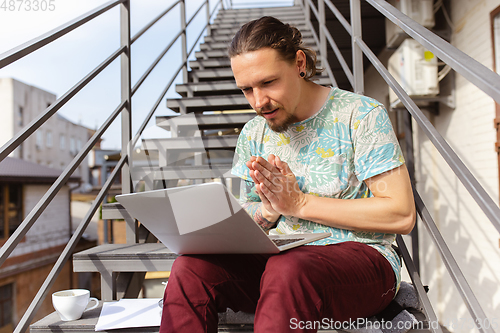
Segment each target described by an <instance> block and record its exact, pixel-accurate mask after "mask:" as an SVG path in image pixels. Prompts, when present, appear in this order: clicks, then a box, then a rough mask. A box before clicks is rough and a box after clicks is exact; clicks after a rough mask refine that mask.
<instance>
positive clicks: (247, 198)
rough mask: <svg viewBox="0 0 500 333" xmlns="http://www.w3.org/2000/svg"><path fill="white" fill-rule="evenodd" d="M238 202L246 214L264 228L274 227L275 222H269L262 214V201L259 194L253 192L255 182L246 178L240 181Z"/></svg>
mask: <svg viewBox="0 0 500 333" xmlns="http://www.w3.org/2000/svg"><path fill="white" fill-rule="evenodd" d="M240 202H241V205H242V206H243V208H244V209H245V210H246V211H247V213H248V214H250V216H251V217H252V218H253V219H254V221H255V222H257V223H258V224H259V225H260V227H261V228H262V229H264V230H266V231H267V230H269V229H272V228H274V227H276V222H270V221H269V220H267V219H265V218H264V216H262V210H261V206H262V202H261V201H260V197H259V195H258V194H257V193H256V192H255V183H254V182H252V181H248V180H242V181H241V190H240Z"/></svg>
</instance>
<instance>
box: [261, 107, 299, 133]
mask: <svg viewBox="0 0 500 333" xmlns="http://www.w3.org/2000/svg"><path fill="white" fill-rule="evenodd" d="M276 109H278V112H279V111H280V110H282V111H283V112H284V113H285V115H286V118H285V119H284V120H283V121H281V122H279V123H278V122H275V121H273V119H267V118H265V117H264V113H266V111H272V110H276ZM255 111H256V112H257V115H259V116H261V117H264V119H266V122H267V125H268V126H269V128H271V130H273V131H274V132H277V133H283V132H285V131H286V130H287V129H288V127H290V125H291V124H293V123H295V122H296V120H295V117H294V116H293V114H290V113H288V112H286V111H285V109H284V107H283V105H281V104H279V103H272V102H271V103H269V104H267V105H266V106H264V107H262V108H258V109H256V110H255Z"/></svg>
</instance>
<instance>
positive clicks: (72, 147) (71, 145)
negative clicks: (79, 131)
mask: <svg viewBox="0 0 500 333" xmlns="http://www.w3.org/2000/svg"><path fill="white" fill-rule="evenodd" d="M69 152H70V153H71V154H74V153H76V146H75V138H73V137H72V138H71V139H70V140H69Z"/></svg>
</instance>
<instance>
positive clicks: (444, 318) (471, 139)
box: [415, 0, 500, 332]
mask: <svg viewBox="0 0 500 333" xmlns="http://www.w3.org/2000/svg"><path fill="white" fill-rule="evenodd" d="M499 4H500V3H498V1H467V0H456V1H453V0H452V4H451V6H452V8H451V17H452V21H453V22H454V24H455V32H454V34H453V37H452V44H453V45H454V46H456V47H457V48H458V49H460V50H461V51H463V52H465V53H466V54H468V55H470V56H471V57H472V58H474V59H475V60H477V61H479V62H480V63H482V64H483V65H485V66H486V67H488V68H490V69H491V68H492V67H493V50H492V43H491V33H490V11H491V10H493V9H494V8H495V7H496V6H498V5H499ZM456 89H457V90H456V104H457V107H456V109H454V110H444V112H441V113H440V115H439V116H435V117H432V118H433V123H434V125H435V126H436V129H437V130H438V131H439V132H440V133H441V134H442V135H443V137H444V138H445V139H446V140H447V141H448V143H449V144H450V146H451V147H452V148H453V149H454V150H455V152H456V153H457V155H458V156H459V157H460V158H461V159H462V161H463V162H464V163H465V164H466V166H467V167H468V168H469V170H470V171H471V172H472V173H473V175H474V176H475V177H476V178H477V180H478V181H479V182H480V183H481V185H482V186H483V187H484V189H485V190H486V191H487V192H488V194H489V195H490V196H491V197H492V199H493V201H494V202H495V203H498V200H499V197H498V195H499V194H498V182H499V180H498V163H497V155H496V152H495V151H494V143H495V141H496V132H495V129H494V127H493V119H494V118H495V104H494V101H493V100H492V99H491V98H490V97H488V96H487V95H486V94H484V93H483V92H482V91H480V90H479V89H478V88H476V87H475V86H473V85H472V84H470V83H469V82H468V81H467V80H466V79H465V78H463V77H462V76H461V75H456ZM415 138H417V140H416V142H418V144H417V146H416V151H417V154H416V157H417V164H418V165H419V168H417V172H418V178H417V179H418V180H419V182H418V184H417V187H418V190H419V192H420V193H421V195H422V197H423V200H424V202H425V203H426V204H427V205H428V208H429V211H430V212H431V214H432V215H433V217H434V219H435V222H436V224H437V225H438V226H439V227H440V230H441V233H442V235H443V237H444V238H445V240H446V241H447V243H448V246H449V247H450V249H451V251H452V253H453V254H454V256H455V259H456V260H457V262H458V264H459V266H460V268H461V270H462V271H463V273H464V275H465V276H466V278H467V280H468V282H469V284H470V286H471V288H472V289H473V291H474V293H475V294H476V296H477V298H478V299H479V302H480V304H481V305H482V307H483V310H484V311H485V312H486V314H487V315H488V316H489V318H491V319H493V318H496V320H497V321H499V320H500V318H499V317H498V313H500V265H499V263H500V251H499V248H498V243H499V234H498V232H497V231H496V230H495V229H494V228H493V227H492V226H491V223H490V222H489V220H488V219H487V218H486V217H485V215H484V213H483V212H482V211H481V209H480V208H479V207H478V205H477V204H476V203H475V202H474V200H472V198H471V196H470V195H469V193H468V191H467V190H466V189H465V188H464V186H463V185H462V184H461V183H460V182H459V181H458V180H457V178H456V177H455V176H454V174H453V173H452V171H451V169H450V167H449V166H448V165H447V163H446V162H444V161H443V159H442V158H441V157H439V155H438V153H437V152H436V150H435V149H434V148H433V147H432V144H430V143H429V142H428V141H427V140H426V139H424V138H423V135H422V134H421V133H419V132H418V130H417V132H416V133H415ZM420 230H421V234H422V236H421V244H420V245H421V251H422V254H421V255H422V257H421V266H422V267H421V269H422V279H423V281H424V283H427V284H429V286H430V291H429V297H430V298H431V301H432V303H433V304H434V305H435V306H436V310H437V314H438V317H439V318H440V320H441V322H442V323H444V324H447V323H450V322H451V321H457V320H458V319H460V318H462V317H464V318H467V319H463V320H462V321H461V323H462V324H466V323H470V316H469V314H468V311H467V308H466V307H465V305H464V303H463V301H462V299H461V297H460V294H459V293H458V291H457V290H456V289H455V287H454V284H453V281H452V279H451V278H450V276H449V275H448V273H447V272H446V270H445V267H444V265H443V263H442V261H441V259H440V258H439V256H438V255H437V251H436V249H435V247H434V246H433V245H432V244H431V243H432V241H431V240H430V237H429V236H428V235H427V232H426V231H425V228H423V227H422V228H421V229H420ZM468 320H469V321H468ZM450 330H453V331H454V332H471V331H473V330H472V329H470V328H469V325H461V326H459V327H450Z"/></svg>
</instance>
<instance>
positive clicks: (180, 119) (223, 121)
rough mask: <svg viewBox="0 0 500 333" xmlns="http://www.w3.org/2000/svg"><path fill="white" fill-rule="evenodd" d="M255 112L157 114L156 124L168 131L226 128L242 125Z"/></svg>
mask: <svg viewBox="0 0 500 333" xmlns="http://www.w3.org/2000/svg"><path fill="white" fill-rule="evenodd" d="M255 115H256V114H255V112H253V111H252V112H249V113H216V114H198V113H197V114H193V116H194V117H186V116H158V117H156V126H158V127H161V128H163V129H165V130H167V131H170V130H171V128H172V127H176V128H177V130H178V131H183V130H193V129H194V130H197V129H200V130H208V129H227V128H234V127H242V126H243V125H245V124H246V123H247V122H248V121H249V120H251V119H252V118H254V117H255Z"/></svg>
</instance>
